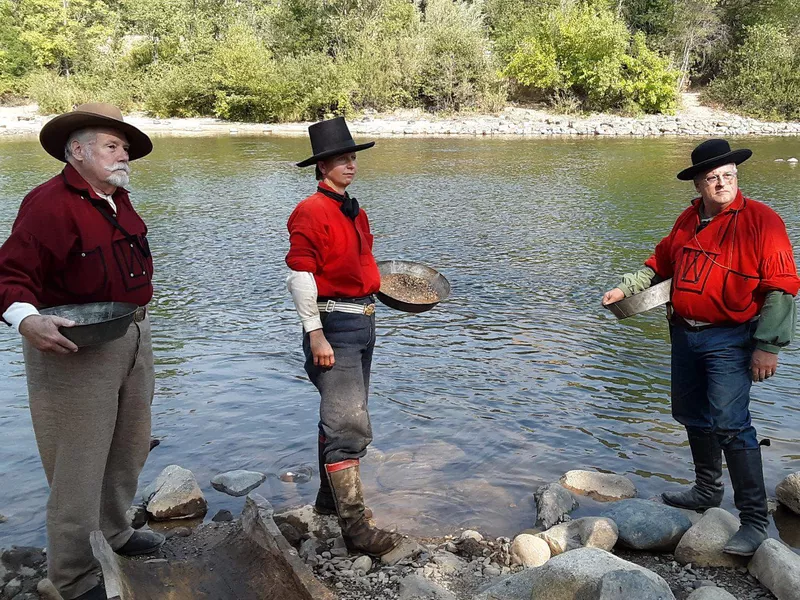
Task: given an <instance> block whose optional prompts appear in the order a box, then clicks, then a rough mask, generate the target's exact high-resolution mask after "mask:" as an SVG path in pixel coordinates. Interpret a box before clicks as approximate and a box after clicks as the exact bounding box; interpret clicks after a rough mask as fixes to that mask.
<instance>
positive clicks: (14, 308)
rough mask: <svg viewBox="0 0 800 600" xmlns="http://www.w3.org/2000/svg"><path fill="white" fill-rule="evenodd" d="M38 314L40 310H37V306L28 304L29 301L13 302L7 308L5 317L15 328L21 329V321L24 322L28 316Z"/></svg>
mask: <svg viewBox="0 0 800 600" xmlns="http://www.w3.org/2000/svg"><path fill="white" fill-rule="evenodd" d="M38 314H39V311H38V310H36V307H35V306H34V305H33V304H28V303H27V302H12V303H11V306H9V307H8V308H7V309H6V312H4V313H3V318H4V319H5V320H6V322H8V323H9V324H10V325H11V326H12V327H13V328H14V329H16V330H17V331H19V326H20V323H22V321H23V320H24V319H25V318H26V317H30V316H31V315H38Z"/></svg>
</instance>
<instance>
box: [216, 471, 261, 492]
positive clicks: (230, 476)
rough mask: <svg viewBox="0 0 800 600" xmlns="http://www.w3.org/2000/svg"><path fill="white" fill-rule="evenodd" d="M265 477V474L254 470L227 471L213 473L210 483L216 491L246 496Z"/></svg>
mask: <svg viewBox="0 0 800 600" xmlns="http://www.w3.org/2000/svg"><path fill="white" fill-rule="evenodd" d="M266 479H267V476H266V475H264V474H263V473H257V472H255V471H242V470H239V471H228V472H227V473H220V474H219V475H215V476H214V478H213V479H212V480H211V485H212V486H213V488H214V489H215V490H217V491H218V492H222V493H223V494H228V495H229V496H246V495H247V494H248V493H249V492H251V491H252V490H254V489H256V488H257V487H258V486H260V485H261V484H262V483H264V481H265V480H266Z"/></svg>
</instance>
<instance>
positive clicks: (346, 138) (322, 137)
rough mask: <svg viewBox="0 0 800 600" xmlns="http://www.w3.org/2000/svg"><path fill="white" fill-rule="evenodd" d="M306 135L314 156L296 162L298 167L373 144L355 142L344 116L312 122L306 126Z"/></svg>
mask: <svg viewBox="0 0 800 600" xmlns="http://www.w3.org/2000/svg"><path fill="white" fill-rule="evenodd" d="M308 137H310V138H311V152H313V153H314V156H312V157H311V158H307V159H305V160H304V161H301V162H299V163H297V166H298V167H308V166H310V165H314V164H316V163H317V162H319V161H321V160H325V159H326V158H331V157H332V156H339V155H340V154H347V153H348V152H359V151H361V150H366V149H367V148H372V147H373V146H374V145H375V142H367V143H366V144H356V143H355V141H354V140H353V136H352V135H350V130H349V129H348V128H347V123H345V122H344V117H336V118H335V119H329V120H327V121H320V122H319V123H314V124H313V125H311V126H310V127H309V128H308Z"/></svg>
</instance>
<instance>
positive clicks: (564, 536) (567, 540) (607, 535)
mask: <svg viewBox="0 0 800 600" xmlns="http://www.w3.org/2000/svg"><path fill="white" fill-rule="evenodd" d="M536 537H540V538H542V539H543V540H544V541H545V542H547V545H548V546H550V554H551V555H552V556H556V555H558V554H563V553H564V552H568V551H570V550H575V549H577V548H600V549H602V550H611V549H612V548H613V547H614V545H615V544H616V543H617V538H618V537H619V532H618V531H617V525H616V523H614V521H612V520H611V519H606V518H604V517H583V518H581V519H575V520H574V521H569V522H568V523H562V524H561V525H556V526H555V527H551V528H550V529H548V530H547V531H543V532H542V533H537V534H536Z"/></svg>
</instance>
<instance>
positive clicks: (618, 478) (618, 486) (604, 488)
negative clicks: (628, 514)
mask: <svg viewBox="0 0 800 600" xmlns="http://www.w3.org/2000/svg"><path fill="white" fill-rule="evenodd" d="M559 481H560V483H561V485H563V486H564V487H565V488H567V489H568V490H572V491H573V492H577V493H579V494H583V495H586V496H589V497H590V498H593V499H595V500H598V501H600V502H609V501H613V500H623V499H625V498H633V497H634V496H636V486H635V485H633V482H632V481H631V480H630V479H628V478H627V477H624V476H622V475H615V474H614V473H600V472H597V471H581V470H575V471H567V472H566V473H565V474H564V475H563V476H562V477H561V479H560V480H559Z"/></svg>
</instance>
